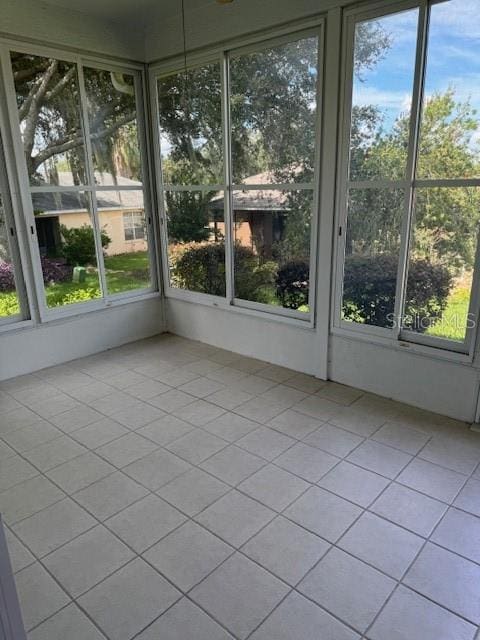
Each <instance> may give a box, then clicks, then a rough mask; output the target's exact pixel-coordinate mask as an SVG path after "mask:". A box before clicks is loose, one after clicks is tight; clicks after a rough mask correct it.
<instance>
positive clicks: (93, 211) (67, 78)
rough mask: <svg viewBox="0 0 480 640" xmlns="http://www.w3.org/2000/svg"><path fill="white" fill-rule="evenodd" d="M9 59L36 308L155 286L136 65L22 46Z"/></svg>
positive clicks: (55, 308) (59, 308)
mask: <svg viewBox="0 0 480 640" xmlns="http://www.w3.org/2000/svg"><path fill="white" fill-rule="evenodd" d="M10 60H11V70H12V81H13V84H14V88H15V96H16V104H15V106H16V111H17V115H18V125H19V126H18V130H17V132H16V134H17V135H18V140H19V146H20V148H21V149H22V151H23V157H24V169H25V170H24V172H23V175H24V176H25V182H26V183H27V184H25V185H23V188H24V191H25V192H27V193H28V194H29V196H30V202H31V209H30V211H28V208H27V207H26V205H25V207H26V208H27V217H28V227H29V229H30V231H31V238H32V253H33V254H34V260H33V266H34V272H35V273H34V275H35V279H36V284H37V294H38V297H39V301H40V310H41V312H43V313H45V312H46V313H47V314H48V315H52V314H54V313H55V312H57V313H58V312H66V313H68V312H69V311H70V310H71V311H74V310H75V309H77V308H79V307H81V308H82V309H86V308H90V307H91V308H95V307H97V306H98V305H102V304H106V303H109V301H110V300H115V299H119V298H124V297H128V296H131V295H139V294H142V293H148V292H151V291H153V290H154V288H155V280H154V277H153V276H152V264H153V262H152V260H151V256H152V247H151V240H152V220H151V214H150V212H149V207H148V203H149V197H148V192H147V190H146V188H145V185H146V181H145V175H144V167H145V166H146V162H145V153H144V148H145V144H144V142H143V138H142V135H143V134H140V131H141V130H142V122H141V114H142V91H141V77H140V74H139V72H137V71H135V70H131V69H120V68H116V67H109V66H106V67H103V66H98V67H97V66H96V65H93V64H90V63H89V64H88V65H87V64H84V63H83V61H82V59H81V58H78V57H77V58H75V57H74V58H73V59H70V60H63V59H60V58H56V57H51V56H49V55H48V56H47V55H41V54H38V55H37V54H32V53H30V52H25V51H12V52H11V54H10ZM12 108H13V107H12ZM25 199H26V203H27V202H28V200H27V197H26V198H25ZM28 213H30V215H28Z"/></svg>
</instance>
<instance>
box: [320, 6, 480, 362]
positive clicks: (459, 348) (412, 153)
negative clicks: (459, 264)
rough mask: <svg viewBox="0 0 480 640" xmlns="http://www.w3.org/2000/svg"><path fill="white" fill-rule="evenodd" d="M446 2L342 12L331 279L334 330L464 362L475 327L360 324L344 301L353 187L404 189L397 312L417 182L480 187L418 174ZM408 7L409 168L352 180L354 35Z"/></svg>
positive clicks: (479, 298) (477, 303) (477, 277)
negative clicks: (401, 174) (454, 333)
mask: <svg viewBox="0 0 480 640" xmlns="http://www.w3.org/2000/svg"><path fill="white" fill-rule="evenodd" d="M440 2H443V0H416V1H411V0H406V1H404V2H396V3H392V4H391V5H389V6H385V4H383V3H378V2H377V3H374V4H371V5H370V6H369V7H368V8H365V7H362V8H355V9H350V10H348V11H346V12H345V13H344V37H343V45H342V49H343V60H344V63H343V68H342V87H341V100H342V104H343V109H342V114H343V115H342V121H341V123H340V137H339V139H340V141H341V146H340V149H339V158H338V163H337V174H338V176H339V180H338V185H337V206H336V222H335V230H336V233H335V240H334V242H335V247H334V251H335V264H334V273H333V277H332V281H333V283H334V287H333V289H334V291H333V300H332V317H331V326H332V333H334V334H337V335H343V336H347V337H350V338H351V337H355V338H360V339H364V340H367V341H371V342H376V343H379V344H384V345H386V346H390V347H392V346H393V347H394V348H402V349H405V348H408V349H411V350H413V351H415V352H418V353H424V354H428V355H435V356H437V357H440V358H447V359H454V360H459V361H462V362H471V361H472V360H473V357H474V352H475V340H476V329H473V328H468V329H467V332H466V336H465V341H464V342H461V343H460V342H458V341H454V340H448V339H445V338H441V337H435V336H426V335H423V334H420V333H415V332H414V331H409V330H407V329H404V328H403V327H400V326H398V327H395V328H392V329H389V328H384V327H376V326H374V325H362V324H361V323H355V322H349V321H346V320H343V319H342V303H343V266H344V254H345V237H346V230H347V199H348V194H349V192H350V190H351V189H352V188H357V189H361V188H384V189H385V188H387V189H388V188H389V189H403V190H404V191H405V198H404V214H403V219H402V225H401V245H400V252H399V266H398V273H397V286H396V293H395V310H394V314H395V317H396V318H399V317H400V316H401V315H402V310H403V308H404V301H405V295H406V286H407V274H408V257H409V243H410V233H411V226H412V219H413V215H414V195H415V191H416V189H417V188H421V187H454V186H465V187H467V186H476V187H480V179H458V180H448V179H439V180H422V179H417V178H416V173H415V172H416V160H417V158H416V154H417V150H418V138H419V131H420V124H421V111H422V104H423V85H424V76H425V71H426V49H427V45H428V22H429V11H430V7H431V6H433V5H435V4H439V3H440ZM409 9H418V11H419V18H418V29H417V40H416V51H415V67H414V78H413V91H412V109H411V114H410V133H409V145H408V154H407V163H406V170H405V179H403V180H388V179H378V180H371V181H368V180H367V181H361V180H349V157H350V127H351V108H352V93H353V62H354V36H355V27H356V25H357V23H359V22H363V21H366V20H374V19H376V18H382V17H387V16H389V15H393V14H395V13H400V12H402V11H408V10H409ZM479 286H480V238H479V241H478V244H477V253H476V258H475V265H474V278H473V284H472V290H471V298H470V308H469V312H471V313H473V314H474V315H475V318H476V320H477V322H478V318H479V310H480V295H479V292H478V288H479Z"/></svg>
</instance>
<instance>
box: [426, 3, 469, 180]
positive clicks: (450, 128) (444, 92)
mask: <svg viewBox="0 0 480 640" xmlns="http://www.w3.org/2000/svg"><path fill="white" fill-rule="evenodd" d="M478 10H479V5H478V0H450V1H449V2H442V3H440V4H434V5H433V6H432V7H431V16H430V29H429V38H428V49H427V67H426V77H425V93H424V104H423V111H422V122H421V129H420V149H419V159H418V168H417V175H418V177H420V178H472V177H474V178H478V177H480V145H479V141H480V85H479V82H478V80H479V78H480V56H479V55H478V51H479V48H480V17H479V11H478Z"/></svg>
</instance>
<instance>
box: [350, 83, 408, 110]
mask: <svg viewBox="0 0 480 640" xmlns="http://www.w3.org/2000/svg"><path fill="white" fill-rule="evenodd" d="M411 101H412V96H411V95H410V94H409V93H406V92H405V91H389V90H388V89H385V90H384V89H377V88H375V87H367V86H357V87H356V90H355V93H354V96H353V104H354V105H356V106H365V105H370V104H373V105H376V106H378V107H380V108H387V109H397V110H398V112H399V113H400V112H403V111H406V110H407V109H408V108H409V106H410V104H411Z"/></svg>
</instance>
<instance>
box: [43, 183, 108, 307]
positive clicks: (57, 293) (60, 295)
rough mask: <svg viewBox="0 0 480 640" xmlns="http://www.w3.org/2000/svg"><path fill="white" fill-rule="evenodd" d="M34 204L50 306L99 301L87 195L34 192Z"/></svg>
mask: <svg viewBox="0 0 480 640" xmlns="http://www.w3.org/2000/svg"><path fill="white" fill-rule="evenodd" d="M32 202H33V210H34V215H35V226H36V229H37V239H38V248H39V250H40V258H41V262H42V271H43V281H44V287H45V297H46V300H47V306H49V307H62V306H65V305H68V304H74V303H77V302H87V301H89V300H94V299H96V298H100V297H101V291H100V285H99V280H98V269H97V256H96V252H95V234H94V230H93V226H92V213H91V208H90V202H89V196H88V194H85V193H78V192H75V193H73V192H72V193H34V194H32Z"/></svg>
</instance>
